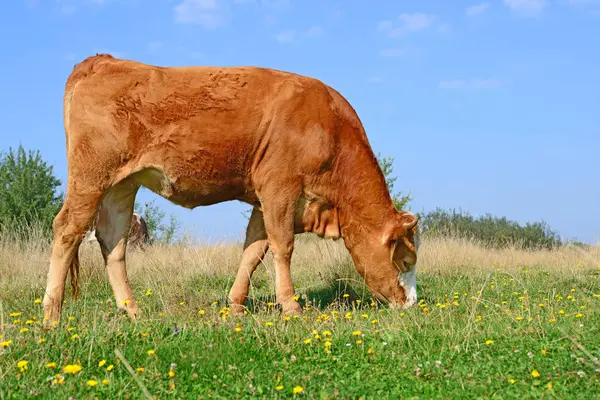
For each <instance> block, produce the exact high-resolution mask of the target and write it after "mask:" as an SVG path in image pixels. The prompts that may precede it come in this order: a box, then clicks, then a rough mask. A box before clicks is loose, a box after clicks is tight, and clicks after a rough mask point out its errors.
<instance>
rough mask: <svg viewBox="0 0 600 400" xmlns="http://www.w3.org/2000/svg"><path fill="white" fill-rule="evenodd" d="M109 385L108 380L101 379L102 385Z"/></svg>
mask: <svg viewBox="0 0 600 400" xmlns="http://www.w3.org/2000/svg"><path fill="white" fill-rule="evenodd" d="M109 383H110V381H109V380H108V379H103V380H102V384H103V385H108V384H109Z"/></svg>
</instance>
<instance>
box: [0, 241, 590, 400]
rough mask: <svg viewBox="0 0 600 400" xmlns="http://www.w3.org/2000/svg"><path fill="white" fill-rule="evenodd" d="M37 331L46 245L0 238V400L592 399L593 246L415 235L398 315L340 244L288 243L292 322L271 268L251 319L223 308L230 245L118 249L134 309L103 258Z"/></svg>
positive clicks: (260, 281)
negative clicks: (297, 306) (136, 315)
mask: <svg viewBox="0 0 600 400" xmlns="http://www.w3.org/2000/svg"><path fill="white" fill-rule="evenodd" d="M81 254H82V281H81V297H80V299H79V300H78V301H77V302H74V301H73V300H72V299H71V297H70V293H69V294H68V295H67V298H66V304H65V308H64V313H63V319H62V322H63V323H62V325H61V326H59V328H58V329H56V330H54V331H50V332H46V331H44V330H43V329H42V327H41V319H42V317H43V313H42V306H41V299H42V298H43V288H44V285H45V278H46V271H47V265H48V256H49V247H48V243H47V242H46V241H43V240H38V239H32V240H30V241H28V242H25V243H23V242H18V241H15V240H12V239H10V238H8V237H6V235H5V237H4V238H3V239H2V240H0V278H1V283H0V399H16V398H26V397H27V398H30V397H31V398H61V399H63V398H77V399H81V398H119V399H121V398H125V399H138V398H145V396H146V398H160V399H162V398H178V399H187V398H211V399H213V398H223V399H225V398H227V399H230V398H266V399H272V398H316V399H337V398H340V399H341V398H343V399H348V398H353V399H355V398H363V399H380V398H394V399H396V398H444V399H450V398H451V399H456V398H519V399H530V398H585V399H592V398H600V361H599V360H598V358H599V357H600V339H599V338H600V313H599V311H600V278H598V276H599V275H600V264H599V261H600V248H597V247H596V248H592V249H591V250H583V249H580V248H576V247H572V248H563V249H560V250H556V251H537V252H526V251H521V250H517V249H505V250H492V249H485V248H483V247H482V246H479V245H477V244H476V243H472V242H469V241H464V240H458V239H456V240H451V239H425V240H424V241H423V244H422V246H421V249H420V259H419V274H418V285H419V296H420V299H421V302H420V303H419V304H418V306H415V307H413V308H411V309H408V310H395V311H392V310H389V309H388V308H387V307H385V306H384V305H380V304H377V303H376V302H374V301H373V300H372V298H371V296H370V295H369V292H368V290H367V289H366V287H365V286H364V285H363V283H362V279H361V278H360V276H358V274H357V273H356V272H355V271H354V270H353V267H352V263H351V261H350V259H349V256H348V254H347V252H346V250H345V248H344V247H343V243H341V242H339V243H336V242H333V241H325V240H310V239H309V238H298V240H297V245H296V250H295V253H294V258H293V265H292V278H293V279H294V283H295V285H296V291H297V292H296V293H297V294H298V296H299V297H300V301H301V304H303V306H304V307H305V310H306V311H305V313H304V315H303V316H301V317H299V318H287V319H286V318H283V317H282V316H281V314H280V311H279V310H278V308H277V306H276V305H275V304H274V303H275V299H274V279H273V269H272V263H271V260H270V259H267V260H266V262H265V265H261V266H260V267H259V270H258V271H257V273H256V274H255V276H254V279H253V285H254V286H253V288H252V289H251V293H250V295H251V299H250V302H249V304H248V306H249V313H248V315H245V316H241V317H236V316H232V315H229V313H228V309H227V307H226V306H227V304H226V302H225V299H226V295H227V291H228V290H229V287H230V285H231V283H232V280H233V278H234V276H235V271H236V268H237V263H238V260H239V257H240V255H241V247H240V246H214V247H202V246H197V247H194V246H189V245H186V246H184V245H177V246H170V247H164V246H159V245H156V246H153V247H150V248H149V249H147V250H146V251H145V252H141V251H130V252H129V255H128V257H129V258H128V260H129V269H128V271H129V277H130V281H131V283H132V286H133V288H134V293H135V296H136V298H137V299H138V300H139V302H140V303H141V308H142V310H143V316H142V319H141V320H140V321H139V322H137V323H132V322H130V321H129V319H128V318H127V317H126V316H124V315H121V314H119V313H117V312H116V307H115V304H114V300H113V296H112V291H111V289H110V286H109V284H108V279H107V277H106V272H105V270H104V268H103V264H102V257H101V255H100V250H99V248H98V247H97V244H95V245H84V246H82V248H81Z"/></svg>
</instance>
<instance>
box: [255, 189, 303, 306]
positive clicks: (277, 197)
mask: <svg viewBox="0 0 600 400" xmlns="http://www.w3.org/2000/svg"><path fill="white" fill-rule="evenodd" d="M271 187H273V188H277V189H276V190H273V191H270V192H266V193H261V200H262V203H263V219H264V223H265V228H266V231H267V239H268V244H269V247H270V248H271V252H272V253H273V261H274V263H275V294H276V297H277V303H279V304H280V305H281V308H282V311H283V314H284V315H294V314H301V313H302V308H301V307H300V305H299V304H298V302H297V301H296V300H294V285H293V284H292V277H291V273H290V261H291V259H292V252H293V251H294V214H295V209H296V202H297V199H298V197H299V195H300V186H298V190H297V191H296V190H290V189H291V187H290V185H289V184H284V185H272V186H271ZM281 187H285V188H286V190H283V191H282V190H280V189H279V188H281Z"/></svg>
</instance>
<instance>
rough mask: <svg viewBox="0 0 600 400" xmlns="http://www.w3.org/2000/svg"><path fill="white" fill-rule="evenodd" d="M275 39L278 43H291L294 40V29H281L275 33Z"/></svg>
mask: <svg viewBox="0 0 600 400" xmlns="http://www.w3.org/2000/svg"><path fill="white" fill-rule="evenodd" d="M275 40H277V41H278V42H279V43H292V42H294V41H295V40H296V31H295V30H293V29H288V30H285V31H281V32H279V33H278V34H277V35H275Z"/></svg>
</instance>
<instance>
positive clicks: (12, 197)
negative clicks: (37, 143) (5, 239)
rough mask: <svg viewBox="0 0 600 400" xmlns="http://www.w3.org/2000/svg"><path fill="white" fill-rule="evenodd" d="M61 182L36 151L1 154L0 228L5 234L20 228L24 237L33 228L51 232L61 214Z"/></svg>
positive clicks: (23, 150) (9, 151)
mask: <svg viewBox="0 0 600 400" xmlns="http://www.w3.org/2000/svg"><path fill="white" fill-rule="evenodd" d="M60 184H61V181H60V180H59V179H58V178H56V177H55V176H54V173H53V167H52V166H49V165H47V164H46V162H45V161H44V160H42V157H41V155H40V153H39V151H32V150H30V151H28V152H26V151H25V149H24V148H23V147H22V146H19V148H18V149H17V150H16V151H14V150H13V149H12V147H11V148H9V150H8V153H4V152H2V153H0V226H3V227H4V229H3V231H5V230H6V229H9V228H11V227H12V229H16V227H17V226H18V227H19V230H18V231H19V232H22V233H23V235H26V232H29V231H30V230H31V229H27V228H34V227H35V229H39V230H41V231H42V232H43V233H44V234H50V233H51V232H52V221H53V219H54V217H55V216H56V214H57V213H58V212H59V211H60V208H61V205H62V202H63V195H62V194H61V193H57V188H58V187H59V186H60Z"/></svg>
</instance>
